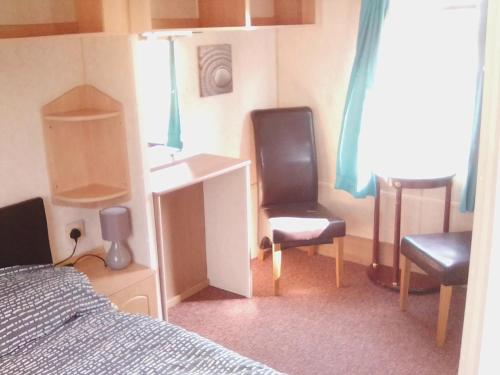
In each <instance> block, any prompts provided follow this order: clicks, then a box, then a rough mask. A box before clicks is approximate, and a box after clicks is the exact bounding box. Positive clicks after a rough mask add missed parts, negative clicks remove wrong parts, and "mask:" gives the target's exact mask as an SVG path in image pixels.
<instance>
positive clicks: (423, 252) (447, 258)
mask: <svg viewBox="0 0 500 375" xmlns="http://www.w3.org/2000/svg"><path fill="white" fill-rule="evenodd" d="M471 242H472V232H471V231H468V232H453V233H433V234H417V235H410V236H405V237H403V239H402V240H401V254H402V255H403V269H402V271H401V289H400V295H399V296H400V297H399V306H400V308H401V311H406V310H407V309H408V289H409V286H410V275H411V265H412V263H415V264H416V265H417V266H418V267H420V268H421V269H422V270H423V271H425V272H426V273H427V274H428V275H429V276H430V277H432V278H433V279H434V280H437V281H439V283H440V284H441V287H440V292H439V310H438V322H437V331H436V344H437V346H443V345H444V342H445V340H446V329H447V326H448V315H449V311H450V302H451V294H452V290H453V286H456V285H466V284H467V279H468V276H469V261H470V250H471Z"/></svg>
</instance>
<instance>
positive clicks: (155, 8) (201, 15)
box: [129, 0, 315, 32]
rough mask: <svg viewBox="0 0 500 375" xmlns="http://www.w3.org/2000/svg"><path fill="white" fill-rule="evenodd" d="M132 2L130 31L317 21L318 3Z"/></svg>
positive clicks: (311, 0)
mask: <svg viewBox="0 0 500 375" xmlns="http://www.w3.org/2000/svg"><path fill="white" fill-rule="evenodd" d="M129 1H130V3H129V4H130V8H129V11H130V29H131V32H147V31H154V30H162V29H196V28H214V27H232V28H235V27H236V28H237V27H251V26H264V25H265V26H270V25H300V24H313V23H314V22H315V0H129Z"/></svg>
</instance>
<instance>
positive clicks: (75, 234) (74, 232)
mask: <svg viewBox="0 0 500 375" xmlns="http://www.w3.org/2000/svg"><path fill="white" fill-rule="evenodd" d="M81 236H82V232H80V229H78V228H73V229H71V232H69V237H70V238H72V239H74V240H75V242H76V241H78V239H79V238H80V237H81Z"/></svg>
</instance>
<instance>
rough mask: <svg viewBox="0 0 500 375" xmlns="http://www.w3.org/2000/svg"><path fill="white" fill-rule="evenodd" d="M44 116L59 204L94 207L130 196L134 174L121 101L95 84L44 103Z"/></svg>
mask: <svg viewBox="0 0 500 375" xmlns="http://www.w3.org/2000/svg"><path fill="white" fill-rule="evenodd" d="M68 113H69V115H68ZM103 113H104V114H112V115H106V116H103ZM75 114H76V115H75ZM42 116H43V118H44V137H45V144H46V154H47V163H48V167H49V172H50V173H49V174H50V180H51V189H52V194H53V196H54V198H55V201H57V202H58V203H61V202H66V203H81V204H90V203H92V202H103V201H106V200H112V199H115V198H118V197H122V198H126V196H127V195H128V192H129V173H128V154H127V140H126V134H125V124H124V121H123V109H122V105H121V103H119V102H118V101H116V100H114V99H113V98H111V97H109V96H107V95H106V94H104V93H103V92H101V91H99V90H97V89H96V88H94V87H92V86H88V85H85V86H78V87H76V88H74V89H72V90H70V91H68V92H67V93H65V94H64V95H62V96H60V97H59V98H57V99H55V100H54V101H52V102H50V103H49V104H47V105H45V106H44V107H43V109H42ZM82 116H83V118H81V117H82ZM89 116H90V117H89ZM99 192H101V193H102V194H101V195H99ZM78 194H81V196H78Z"/></svg>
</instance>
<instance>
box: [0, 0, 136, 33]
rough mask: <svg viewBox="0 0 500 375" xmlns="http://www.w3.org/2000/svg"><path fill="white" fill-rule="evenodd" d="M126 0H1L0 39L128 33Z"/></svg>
mask: <svg viewBox="0 0 500 375" xmlns="http://www.w3.org/2000/svg"><path fill="white" fill-rule="evenodd" d="M128 23H129V22H128V0H21V1H20V0H1V1H0V38H20V37H31V36H46V35H59V34H78V33H96V32H125V33H126V32H128V29H129V25H128Z"/></svg>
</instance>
